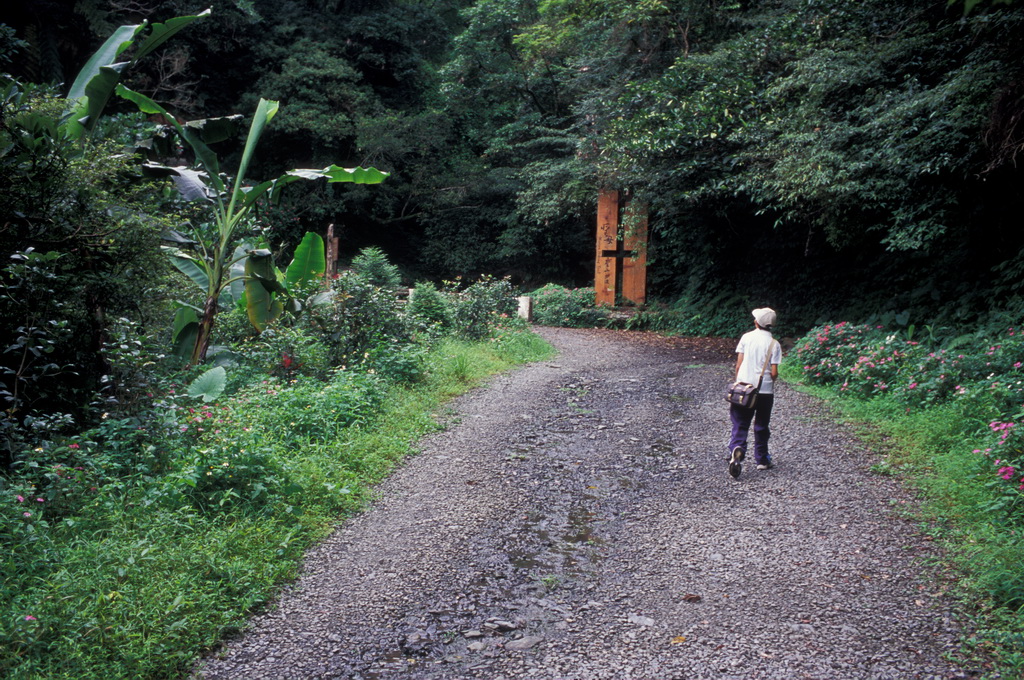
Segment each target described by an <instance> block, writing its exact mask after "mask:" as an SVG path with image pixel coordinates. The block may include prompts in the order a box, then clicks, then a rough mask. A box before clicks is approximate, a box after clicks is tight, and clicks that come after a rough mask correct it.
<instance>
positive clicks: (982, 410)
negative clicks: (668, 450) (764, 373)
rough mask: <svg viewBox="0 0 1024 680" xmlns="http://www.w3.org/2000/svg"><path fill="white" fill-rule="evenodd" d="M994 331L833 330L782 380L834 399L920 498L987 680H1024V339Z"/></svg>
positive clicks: (822, 332) (1002, 326)
mask: <svg viewBox="0 0 1024 680" xmlns="http://www.w3.org/2000/svg"><path fill="white" fill-rule="evenodd" d="M1003 321H1004V322H1003V323H998V322H995V323H993V324H992V325H991V326H989V327H985V328H981V329H978V330H976V331H974V332H972V333H970V334H966V335H956V334H954V333H953V332H952V329H950V328H933V327H925V328H916V327H914V326H911V327H910V328H909V329H908V330H907V331H899V332H893V331H891V330H889V329H886V328H885V327H883V326H880V325H876V324H853V323H846V322H840V323H828V324H823V325H820V326H817V327H816V328H814V329H812V330H810V331H809V332H808V333H807V334H806V335H805V336H803V337H802V338H800V339H799V340H798V341H797V343H796V346H795V347H794V349H793V351H792V352H790V355H789V357H790V358H789V360H788V363H787V364H784V366H783V378H784V379H789V380H793V381H794V382H800V383H802V384H803V385H804V386H805V388H806V389H808V390H810V391H811V392H813V393H815V394H818V395H819V396H822V397H824V398H825V399H827V400H828V401H829V402H830V403H831V404H832V405H834V406H835V408H836V411H837V413H838V414H839V415H840V417H843V418H845V419H848V420H850V421H851V422H853V423H857V424H859V426H860V428H861V434H862V436H864V437H865V438H866V439H867V440H868V441H869V442H871V443H873V444H874V445H875V448H876V449H877V450H878V451H880V452H881V453H882V454H883V458H882V460H881V462H879V463H878V464H877V465H876V466H875V468H874V469H875V471H876V472H877V473H879V474H884V475H891V476H893V477H897V478H899V479H900V480H902V481H903V482H905V483H906V484H908V485H910V486H911V487H912V488H915V489H917V490H918V492H919V494H920V500H921V504H920V511H919V513H920V514H919V518H920V520H921V522H922V531H924V532H925V533H926V534H929V535H931V536H934V537H935V538H936V539H938V540H939V541H941V543H942V545H943V547H944V548H945V549H946V551H947V554H948V555H949V556H950V558H951V564H950V565H946V566H947V567H951V568H952V570H951V573H952V575H953V576H954V578H953V579H951V580H950V581H949V582H947V583H936V584H935V588H936V591H937V592H938V591H941V590H945V589H946V588H947V587H950V586H952V588H953V592H954V593H955V594H956V595H957V596H959V597H960V598H961V599H962V600H963V602H964V606H965V610H966V611H968V612H971V613H972V614H974V616H975V618H974V620H973V621H971V622H970V624H969V625H970V626H971V627H973V628H974V630H972V631H971V633H970V635H969V637H968V638H967V639H966V640H965V641H964V646H965V651H966V652H967V653H968V654H972V655H974V656H973V658H974V659H975V661H976V662H977V663H978V664H979V665H980V666H982V667H983V670H984V677H991V678H996V677H1003V678H1008V677H1020V675H1021V674H1022V673H1024V333H1022V332H1021V326H1020V325H1019V324H1018V323H1014V324H1013V325H1009V324H1008V323H1007V322H1006V320H1003Z"/></svg>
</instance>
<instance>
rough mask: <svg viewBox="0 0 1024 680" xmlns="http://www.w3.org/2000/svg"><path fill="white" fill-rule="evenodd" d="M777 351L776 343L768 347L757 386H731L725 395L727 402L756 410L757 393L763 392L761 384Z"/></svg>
mask: <svg viewBox="0 0 1024 680" xmlns="http://www.w3.org/2000/svg"><path fill="white" fill-rule="evenodd" d="M773 349H775V341H774V340H773V341H772V343H771V344H770V345H768V353H767V354H765V357H764V366H762V367H761V374H760V375H759V376H758V378H757V384H756V385H751V384H750V383H745V382H738V381H737V382H734V383H733V384H731V385H729V389H728V390H727V391H726V393H725V400H726V401H727V402H729V403H730V404H735V405H736V406H742V407H743V408H754V403H755V402H756V401H757V393H758V392H759V391H760V390H761V383H762V382H763V381H764V372H765V370H767V369H768V362H769V361H771V358H772V350H773Z"/></svg>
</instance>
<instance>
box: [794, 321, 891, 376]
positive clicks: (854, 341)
mask: <svg viewBox="0 0 1024 680" xmlns="http://www.w3.org/2000/svg"><path fill="white" fill-rule="evenodd" d="M877 339H878V329H876V328H873V327H871V326H865V325H854V324H851V323H848V322H846V321H842V322H840V323H837V324H824V325H822V326H818V327H817V328H813V329H811V331H809V332H808V333H807V335H805V336H804V337H803V338H801V339H800V341H799V342H797V345H796V356H797V360H798V361H799V362H800V366H801V367H802V370H803V374H804V380H805V381H806V382H807V383H809V384H811V385H842V384H844V383H845V382H846V381H847V379H848V377H849V374H850V370H851V369H852V368H853V366H854V364H855V363H856V361H857V360H858V359H859V358H860V357H862V356H863V355H864V349H865V348H866V347H868V346H870V345H871V343H872V342H874V341H876V340H877Z"/></svg>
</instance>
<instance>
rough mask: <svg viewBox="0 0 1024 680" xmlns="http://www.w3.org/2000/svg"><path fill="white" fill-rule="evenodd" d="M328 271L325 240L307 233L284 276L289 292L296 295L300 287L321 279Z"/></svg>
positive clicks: (296, 249) (309, 232)
mask: <svg viewBox="0 0 1024 680" xmlns="http://www.w3.org/2000/svg"><path fill="white" fill-rule="evenodd" d="M326 270H327V258H326V256H325V255H324V240H323V239H322V238H321V237H320V234H314V233H313V232H311V231H307V232H306V235H305V236H303V237H302V241H301V242H300V243H299V245H298V247H297V248H295V256H294V257H293V258H292V263H291V264H290V265H288V269H287V270H286V271H285V274H284V279H285V282H286V283H287V285H288V290H289V291H291V292H292V293H293V294H294V293H295V291H297V290H298V287H299V286H301V285H302V284H304V283H308V282H309V281H313V280H315V279H318V278H320V277H321V276H323V275H324V272H325V271H326Z"/></svg>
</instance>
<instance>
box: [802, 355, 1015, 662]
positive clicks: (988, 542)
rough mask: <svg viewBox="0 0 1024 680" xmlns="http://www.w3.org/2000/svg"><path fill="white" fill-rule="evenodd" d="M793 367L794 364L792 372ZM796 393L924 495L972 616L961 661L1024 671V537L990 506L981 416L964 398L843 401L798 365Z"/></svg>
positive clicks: (933, 530)
mask: <svg viewBox="0 0 1024 680" xmlns="http://www.w3.org/2000/svg"><path fill="white" fill-rule="evenodd" d="M787 369H788V370H787ZM783 378H784V379H785V380H787V382H789V383H790V384H792V385H794V386H795V387H796V389H799V390H800V391H802V392H806V393H809V394H812V395H814V396H818V397H821V398H824V399H826V400H827V401H828V402H829V404H830V405H831V406H832V407H833V408H834V410H835V413H836V415H838V416H839V418H840V419H841V420H843V421H844V422H846V423H847V424H849V425H851V426H852V427H853V428H854V431H855V432H856V434H857V435H858V437H859V438H861V440H862V441H864V442H865V443H866V444H868V445H869V446H870V447H871V449H872V450H873V451H875V452H877V453H879V454H881V455H882V457H883V459H882V461H881V462H880V463H878V464H876V465H874V466H873V468H872V470H873V471H874V472H875V473H877V474H883V475H887V476H892V477H898V478H899V479H900V480H902V481H903V482H904V483H905V484H907V485H908V486H909V487H910V488H912V489H913V490H915V491H916V492H917V494H918V496H919V498H920V503H919V505H918V509H917V510H916V512H917V518H918V520H919V521H920V522H921V523H922V526H923V527H924V530H925V531H927V533H928V534H929V535H931V536H933V537H935V538H936V539H937V540H938V541H939V542H940V545H941V546H942V547H943V548H944V554H945V559H946V562H945V564H944V565H942V566H943V567H944V569H943V570H942V571H939V572H934V573H935V574H936V576H937V577H938V578H944V577H945V576H946V575H949V574H950V573H952V575H953V576H954V578H955V582H956V584H957V585H956V587H955V589H954V591H955V594H956V595H957V597H958V599H959V600H960V602H961V605H962V611H963V612H965V613H966V614H967V616H969V617H970V621H969V625H967V626H966V629H967V630H968V631H969V632H967V633H966V634H965V637H964V639H963V641H962V649H961V652H960V654H961V657H960V658H959V661H960V662H961V663H963V664H965V665H966V666H968V667H973V668H976V669H978V671H979V673H980V674H981V675H980V677H981V678H985V679H990V680H995V679H996V678H1022V677H1024V607H1022V606H1021V601H1020V593H1022V592H1024V536H1022V534H1021V531H1020V530H1019V528H1018V525H1016V524H1015V523H1014V522H1013V521H1012V519H1011V518H1009V517H1006V518H1005V519H1003V517H1004V515H1002V514H1001V513H999V512H994V511H993V508H992V494H991V492H990V491H989V490H988V489H987V488H986V481H985V480H987V479H990V478H991V469H990V468H991V464H990V461H988V460H986V459H984V458H982V457H980V456H979V455H977V453H976V452H975V451H976V447H977V445H976V444H975V443H973V442H972V437H973V436H974V434H975V433H976V431H977V429H978V427H979V426H981V425H983V424H984V423H983V422H982V421H983V420H984V418H981V419H979V417H978V416H977V415H976V414H973V413H971V412H970V411H969V410H967V409H965V408H964V407H963V406H962V405H961V404H957V403H948V404H943V405H941V406H936V407H933V408H929V409H924V410H911V411H908V410H907V409H906V407H904V406H901V405H897V404H895V403H893V402H892V401H891V400H888V399H882V398H879V399H873V400H869V401H864V400H859V399H856V398H847V397H840V396H838V395H837V393H836V392H835V391H834V390H832V389H829V388H827V387H817V386H806V385H799V384H797V383H798V382H799V378H800V375H799V370H798V369H794V368H792V367H786V366H783Z"/></svg>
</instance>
